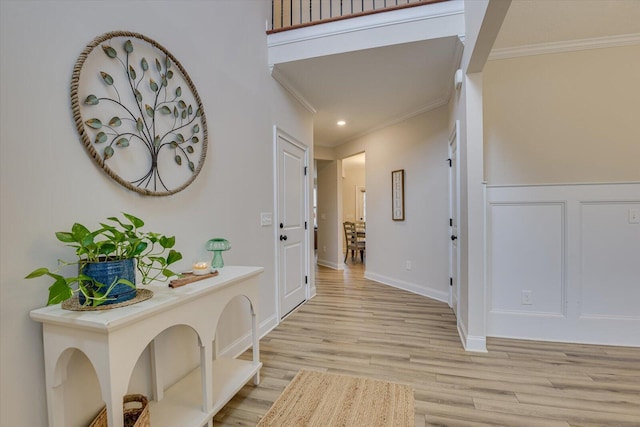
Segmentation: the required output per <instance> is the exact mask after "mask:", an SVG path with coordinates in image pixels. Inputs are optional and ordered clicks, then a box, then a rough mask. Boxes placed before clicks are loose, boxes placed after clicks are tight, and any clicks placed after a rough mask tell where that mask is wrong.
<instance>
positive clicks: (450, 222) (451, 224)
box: [449, 218, 453, 227]
mask: <svg viewBox="0 0 640 427" xmlns="http://www.w3.org/2000/svg"><path fill="white" fill-rule="evenodd" d="M449 227H453V218H449Z"/></svg>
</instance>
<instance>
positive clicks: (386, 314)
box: [215, 263, 640, 427]
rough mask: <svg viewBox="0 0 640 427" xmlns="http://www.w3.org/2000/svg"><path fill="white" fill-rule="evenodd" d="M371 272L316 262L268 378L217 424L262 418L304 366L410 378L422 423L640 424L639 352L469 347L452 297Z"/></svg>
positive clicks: (265, 371) (268, 345)
mask: <svg viewBox="0 0 640 427" xmlns="http://www.w3.org/2000/svg"><path fill="white" fill-rule="evenodd" d="M363 272H364V267H363V265H362V264H360V263H356V264H352V263H349V264H348V265H346V266H345V270H344V272H342V271H337V270H331V269H328V268H325V267H318V268H317V272H316V274H317V275H316V286H317V296H316V297H315V298H313V299H312V300H310V301H309V302H307V303H306V304H304V305H303V306H301V307H300V308H299V309H298V310H297V311H296V312H294V313H293V314H291V315H290V316H289V317H288V318H286V320H284V321H283V322H282V323H281V324H280V325H279V326H278V327H277V328H276V329H274V330H273V331H272V332H270V333H269V334H268V335H267V336H266V337H264V338H263V339H262V340H261V342H260V345H261V347H260V351H261V360H262V362H263V364H264V366H263V368H262V382H261V384H260V386H258V387H253V386H250V385H249V386H245V387H244V388H243V389H242V390H241V391H240V393H239V394H238V395H237V396H236V397H235V398H234V399H233V400H231V402H229V403H228V404H227V405H226V406H225V407H224V408H223V409H222V411H220V412H219V413H218V415H217V416H216V417H215V425H216V426H255V424H256V423H257V422H258V420H259V418H260V417H261V416H262V415H263V414H264V413H265V412H266V411H267V410H268V409H269V407H270V406H271V404H272V403H273V402H274V401H275V400H276V399H277V397H278V396H279V395H280V393H281V392H282V390H283V389H284V388H285V387H286V385H287V384H288V383H289V381H291V379H292V378H293V377H294V376H295V374H296V373H297V371H298V370H299V369H309V370H318V371H325V372H333V373H343V374H349V375H358V376H365V377H375V378H379V379H385V380H389V381H395V382H400V383H406V384H410V385H412V386H413V387H414V389H415V414H416V415H415V425H416V427H422V426H488V425H505V426H541V427H542V426H544V427H548V426H611V425H616V426H638V425H640V424H639V420H640V349H637V348H622V347H604V346H590V345H576V344H563V343H549V342H532V341H518V340H507V339H489V340H488V343H487V344H488V345H487V347H488V350H489V353H487V354H481V353H466V352H465V351H464V350H463V349H462V345H461V344H460V339H459V337H458V333H457V331H456V322H455V318H454V316H453V313H452V311H451V310H450V309H449V307H448V306H447V305H446V304H444V303H441V302H438V301H434V300H430V299H428V298H424V297H421V296H417V295H414V294H411V293H408V292H405V291H402V290H398V289H395V288H392V287H389V286H386V285H381V284H379V283H376V282H372V281H370V280H366V279H364V278H363ZM242 357H243V358H250V352H245V354H244V355H243V356H242Z"/></svg>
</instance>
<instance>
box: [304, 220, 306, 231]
mask: <svg viewBox="0 0 640 427" xmlns="http://www.w3.org/2000/svg"><path fill="white" fill-rule="evenodd" d="M304 229H305V230H306V229H307V221H305V222H304Z"/></svg>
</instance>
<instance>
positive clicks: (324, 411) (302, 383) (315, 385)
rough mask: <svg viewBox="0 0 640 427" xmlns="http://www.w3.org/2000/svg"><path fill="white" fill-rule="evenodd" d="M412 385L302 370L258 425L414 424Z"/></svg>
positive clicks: (352, 426) (401, 426)
mask: <svg viewBox="0 0 640 427" xmlns="http://www.w3.org/2000/svg"><path fill="white" fill-rule="evenodd" d="M413 403H414V400H413V388H412V387H410V386H407V385H402V384H395V383H390V382H387V381H380V380H374V379H369V378H358V377H351V376H346V375H335V374H325V373H322V372H313V371H300V372H298V374H297V375H296V376H295V378H294V379H293V380H292V381H291V383H290V384H289V385H288V386H287V388H285V390H284V391H283V392H282V394H281V395H280V397H278V400H276V401H275V403H274V404H273V406H272V407H271V409H269V411H268V412H267V413H266V414H265V416H264V417H263V418H262V419H261V420H260V422H259V423H258V425H257V427H334V426H342V427H360V426H361V427H413V424H414V407H413Z"/></svg>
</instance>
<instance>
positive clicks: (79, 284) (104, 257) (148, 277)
mask: <svg viewBox="0 0 640 427" xmlns="http://www.w3.org/2000/svg"><path fill="white" fill-rule="evenodd" d="M123 215H124V218H123V219H120V218H117V217H109V218H107V220H108V221H109V223H108V224H107V223H100V228H98V229H96V230H89V229H88V228H87V227H85V226H84V225H82V224H79V223H75V224H73V226H72V227H71V230H70V231H58V232H56V233H55V234H56V237H57V239H58V240H59V241H61V242H63V243H65V244H66V245H67V246H69V247H71V248H74V250H75V253H76V256H77V260H75V261H72V262H68V261H64V260H58V263H59V265H60V267H59V268H58V269H57V270H54V271H51V270H49V269H48V268H46V267H41V268H38V269H36V270H34V271H32V272H31V273H30V274H29V275H27V276H26V277H25V278H26V279H33V278H35V277H41V276H49V277H51V278H52V279H53V284H52V285H51V286H50V287H49V299H48V301H47V305H51V304H57V303H60V302H62V301H65V300H67V299H69V298H71V297H72V296H73V295H74V294H75V293H76V292H77V293H78V298H79V301H80V304H83V305H90V306H98V305H103V304H114V303H119V302H123V301H127V300H129V299H131V298H134V297H135V296H136V269H137V271H138V272H139V273H140V278H141V283H142V284H144V285H146V284H149V283H150V282H151V281H153V280H167V279H168V278H169V277H172V276H176V275H177V274H176V273H174V272H173V271H171V270H170V269H169V266H170V265H171V264H173V263H175V262H177V261H179V260H181V259H182V254H181V253H180V252H178V251H176V250H174V249H173V246H174V245H175V240H176V239H175V237H174V236H171V237H167V236H164V235H161V234H158V233H154V232H146V231H141V228H142V227H143V226H144V221H143V220H141V219H140V218H137V217H135V216H133V215H131V214H127V213H123ZM73 264H77V265H78V270H77V275H73V276H69V277H65V276H63V275H61V274H58V271H59V270H60V269H61V268H63V267H66V266H68V265H73Z"/></svg>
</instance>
